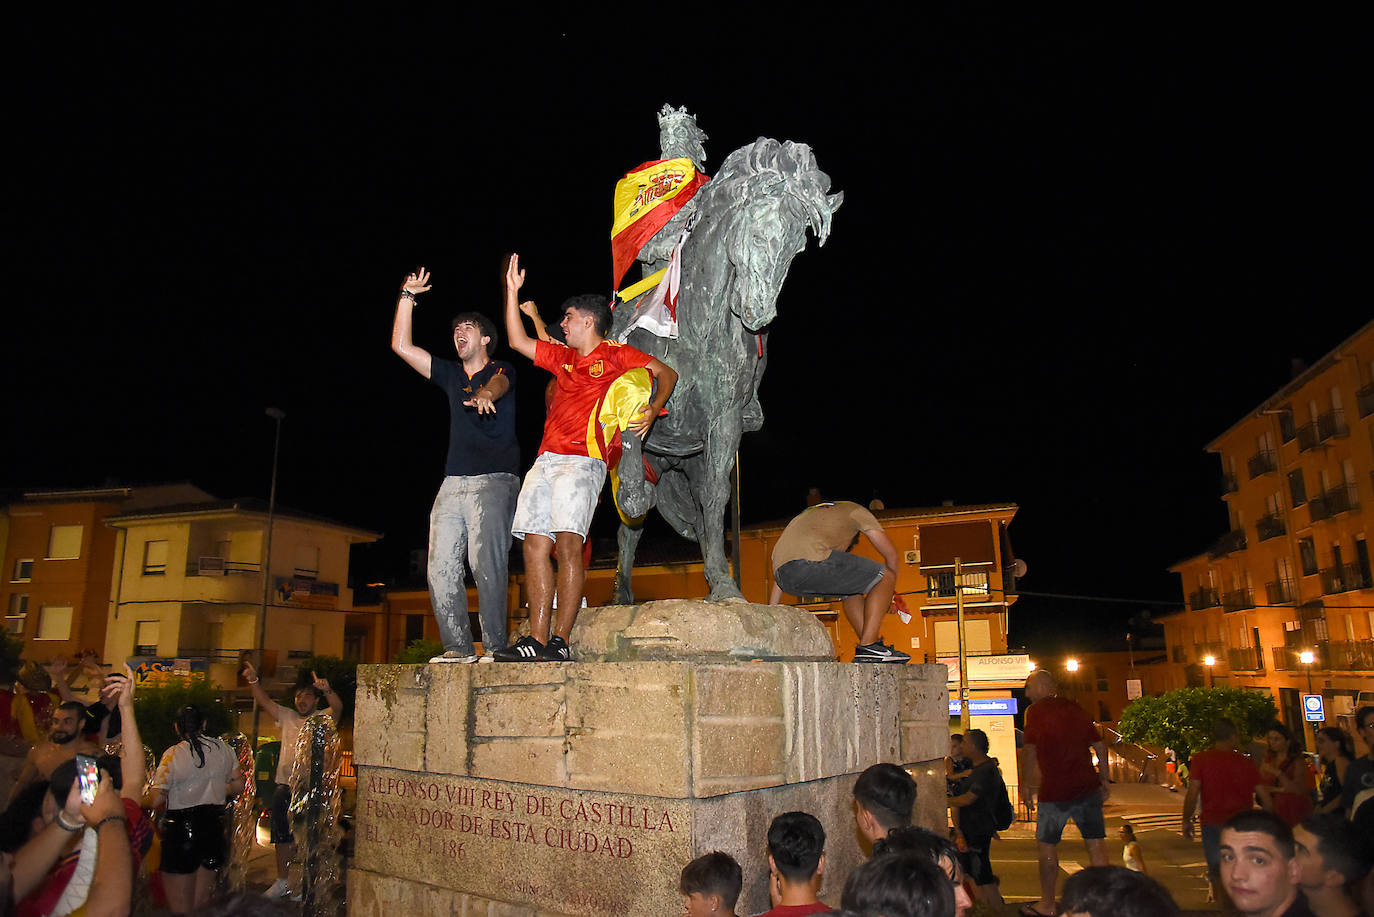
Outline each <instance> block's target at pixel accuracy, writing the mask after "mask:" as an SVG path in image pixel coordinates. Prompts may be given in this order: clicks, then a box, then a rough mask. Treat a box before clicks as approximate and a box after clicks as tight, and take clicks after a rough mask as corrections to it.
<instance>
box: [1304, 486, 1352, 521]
mask: <svg viewBox="0 0 1374 917" xmlns="http://www.w3.org/2000/svg"><path fill="white" fill-rule="evenodd" d="M1359 508H1360V493H1359V491H1358V490H1356V489H1355V485H1354V484H1337V485H1336V486H1335V487H1333V488H1331V489H1330V490H1328V491H1326V492H1325V493H1323V494H1319V495H1318V496H1315V497H1313V498H1312V499H1311V500H1308V501H1307V509H1308V512H1310V513H1311V514H1312V521H1313V522H1320V521H1322V520H1323V519H1330V518H1331V517H1332V516H1339V515H1340V514H1341V513H1348V512H1351V511H1353V510H1357V509H1359Z"/></svg>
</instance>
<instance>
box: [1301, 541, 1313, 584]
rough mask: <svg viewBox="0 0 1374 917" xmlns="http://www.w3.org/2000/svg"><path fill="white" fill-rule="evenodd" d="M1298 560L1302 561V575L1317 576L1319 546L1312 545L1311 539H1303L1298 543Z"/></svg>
mask: <svg viewBox="0 0 1374 917" xmlns="http://www.w3.org/2000/svg"><path fill="white" fill-rule="evenodd" d="M1298 559H1299V560H1301V561H1302V575H1303V576H1316V575H1317V546H1316V545H1315V544H1313V543H1312V539H1311V538H1302V539H1299V541H1298Z"/></svg>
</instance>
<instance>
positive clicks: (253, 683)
mask: <svg viewBox="0 0 1374 917" xmlns="http://www.w3.org/2000/svg"><path fill="white" fill-rule="evenodd" d="M244 681H248V679H246V678H245V679H244ZM260 681H262V679H261V678H254V679H253V680H252V681H248V683H249V684H250V685H255V684H257V683H258V682H260Z"/></svg>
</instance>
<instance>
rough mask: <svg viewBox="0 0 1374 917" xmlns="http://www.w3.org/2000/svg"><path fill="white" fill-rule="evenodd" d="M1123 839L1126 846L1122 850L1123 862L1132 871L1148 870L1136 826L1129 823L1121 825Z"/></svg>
mask: <svg viewBox="0 0 1374 917" xmlns="http://www.w3.org/2000/svg"><path fill="white" fill-rule="evenodd" d="M1121 840H1122V841H1123V842H1124V843H1125V845H1126V846H1125V848H1124V849H1123V850H1122V851H1121V859H1122V863H1123V864H1124V865H1125V867H1126V868H1127V869H1129V870H1131V872H1142V873H1143V872H1148V870H1147V869H1146V868H1145V854H1144V852H1143V851H1142V850H1141V849H1140V841H1138V840H1136V839H1135V828H1134V827H1133V826H1131V825H1129V824H1124V825H1122V826H1121Z"/></svg>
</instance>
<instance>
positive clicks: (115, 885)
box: [0, 655, 342, 917]
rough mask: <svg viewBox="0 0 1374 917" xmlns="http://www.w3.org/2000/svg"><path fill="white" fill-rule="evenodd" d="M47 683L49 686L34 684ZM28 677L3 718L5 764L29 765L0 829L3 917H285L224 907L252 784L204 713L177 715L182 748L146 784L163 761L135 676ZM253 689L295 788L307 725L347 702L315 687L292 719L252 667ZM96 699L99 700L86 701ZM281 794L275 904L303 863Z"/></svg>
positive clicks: (62, 670) (299, 697)
mask: <svg viewBox="0 0 1374 917" xmlns="http://www.w3.org/2000/svg"><path fill="white" fill-rule="evenodd" d="M38 672H42V673H43V674H44V675H46V678H45V679H42V680H39V679H37V678H36V677H34V676H36V673H38ZM312 674H313V673H312ZM28 675H29V676H31V677H30V678H29V679H28V682H29V685H30V686H29V688H28V690H24V689H22V688H21V690H20V692H19V693H15V694H11V695H10V701H11V702H10V703H9V704H7V705H5V706H6V708H7V709H6V715H7V722H6V723H5V726H6V738H7V739H8V740H10V741H9V744H8V746H7V748H6V751H7V753H10V752H14V751H17V750H18V748H19V747H22V746H24V745H27V752H26V754H25V756H24V759H23V760H24V763H23V766H22V768H21V769H19V770H18V773H17V775H16V776H15V778H14V780H13V785H12V787H11V788H10V790H9V792H8V796H7V802H6V808H5V811H4V815H3V818H0V822H2V823H3V828H0V852H2V854H3V855H0V886H2V887H3V888H2V890H0V914H3V915H6V917H8V915H10V914H14V915H18V917H64V915H67V914H74V913H75V914H87V915H124V914H128V913H130V911H131V909H132V908H133V906H134V902H135V901H141V902H145V903H146V905H147V907H148V908H151V909H155V910H157V911H158V912H167V913H171V914H200V913H207V912H214V911H219V912H225V913H228V912H234V913H244V912H254V913H268V914H270V913H275V911H274V910H273V904H272V902H270V901H265V900H263V898H264V896H254V897H256V898H258V899H259V902H261V903H260V904H259V903H253V904H251V906H250V904H249V903H248V902H247V901H246V900H245V899H243V898H242V897H241V896H240V897H239V898H236V899H233V900H228V899H223V896H222V884H223V883H221V882H220V881H219V880H220V878H221V873H222V871H223V870H224V868H225V867H226V865H227V864H228V862H229V856H230V847H229V844H230V841H229V838H230V836H231V833H232V825H231V824H230V821H229V815H230V806H231V805H232V803H233V802H234V801H235V800H236V799H237V798H238V797H239V796H240V794H242V793H243V792H245V787H246V786H247V783H248V780H247V773H246V769H245V765H244V762H243V761H241V759H240V757H239V753H238V751H237V750H236V749H234V748H233V747H231V746H230V745H229V744H228V743H226V742H225V741H224V740H223V739H220V738H217V737H215V736H212V735H207V734H206V717H205V712H204V711H203V710H201V709H199V708H198V707H196V706H194V705H186V706H183V707H181V708H180V709H179V710H177V711H176V714H175V719H174V721H173V722H172V723H171V724H170V725H171V726H172V728H173V729H174V730H175V733H176V735H177V738H178V741H177V742H176V743H175V744H173V745H172V746H170V747H169V748H167V749H165V751H164V752H163V754H162V755H161V757H160V759H158V760H159V763H158V765H157V767H156V768H155V769H153V770H152V772H151V773H149V765H150V763H151V762H152V760H153V759H152V758H151V757H149V754H148V752H147V750H146V749H145V746H144V744H143V739H142V737H141V735H140V732H139V724H138V720H137V717H136V716H135V713H134V692H135V684H136V679H135V675H134V672H133V670H132V669H130V668H128V667H127V666H125V667H124V671H123V672H115V673H107V672H106V671H105V668H104V667H102V666H101V665H99V663H97V662H96V661H95V659H94V657H93V656H90V655H88V656H85V657H83V658H82V659H81V660H79V661H78V663H77V664H75V665H69V664H68V662H67V661H66V660H62V659H59V660H56V661H54V662H51V663H49V664H48V665H47V666H44V667H41V668H38V667H33V666H30V667H29V669H28ZM245 677H246V678H247V680H248V682H249V684H250V686H251V688H252V690H253V694H254V697H255V698H256V699H257V701H258V703H260V704H262V706H263V708H264V709H265V710H266V711H267V713H268V714H269V715H270V716H272V717H273V719H275V720H276V721H277V722H278V723H279V724H280V726H281V728H282V736H283V737H284V738H286V741H284V742H283V743H282V747H281V753H280V757H279V762H280V763H279V767H278V771H277V782H278V783H279V784H286V783H287V782H288V781H289V779H290V773H291V770H292V766H293V762H294V755H295V748H296V743H295V742H294V741H292V739H294V737H295V736H296V735H297V734H299V732H300V729H301V727H302V725H303V724H304V723H305V720H306V718H307V717H309V716H310V715H311V714H313V713H315V712H317V709H318V708H319V707H320V705H321V704H324V703H327V704H328V705H329V708H328V710H329V712H330V714H331V715H334V716H337V711H338V710H340V709H341V707H342V701H341V700H340V698H339V697H338V695H337V694H335V693H334V692H333V690H332V689H331V688H330V686H329V683H328V682H327V681H326V680H324V679H321V678H318V677H315V678H314V679H313V684H311V685H307V686H304V687H302V688H300V689H298V690H297V691H296V694H295V706H294V708H288V707H285V706H283V705H280V704H277V703H275V702H274V701H273V700H272V699H271V697H270V696H268V695H267V693H266V692H265V691H263V690H262V689H261V687H260V686H259V684H258V678H257V674H256V672H255V671H254V670H253V668H252V666H251V665H247V666H246V667H245ZM82 681H84V682H85V683H86V684H85V685H83V684H82ZM87 692H89V693H90V694H94V695H95V698H94V700H90V699H89V698H86V699H83V698H82V697H81V694H82V693H87ZM54 695H56V697H54ZM45 718H46V722H45ZM21 721H26V727H25V726H21V725H20V722H21ZM45 726H46V731H44V729H43V727H45ZM11 773H14V771H11ZM277 789H278V792H277V794H276V798H277V801H278V805H277V806H276V808H275V809H274V812H273V818H272V839H273V842H274V843H275V844H277V859H278V865H279V869H280V873H279V875H280V877H281V878H279V880H278V882H277V883H276V884H275V885H273V886H272V887H271V888H269V890H268V892H267V894H266V896H265V897H266V898H271V899H280V898H284V897H287V896H288V895H290V891H289V890H288V889H287V887H286V882H285V876H286V867H287V865H288V862H289V860H290V858H291V856H292V855H293V854H294V847H293V843H294V835H293V834H292V832H291V827H290V825H289V824H288V822H287V818H286V809H287V805H288V803H289V801H290V797H291V788H290V787H289V786H287V787H285V792H282V791H281V790H282V787H280V786H279V787H278V788H277ZM217 892H221V896H220V897H221V900H219V901H215V900H214V899H215V896H216V894H217ZM295 900H300V899H299V896H297V897H296V898H295ZM226 902H227V903H226ZM235 902H237V903H235ZM226 908H228V910H226Z"/></svg>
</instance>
